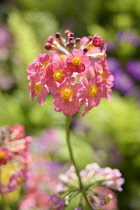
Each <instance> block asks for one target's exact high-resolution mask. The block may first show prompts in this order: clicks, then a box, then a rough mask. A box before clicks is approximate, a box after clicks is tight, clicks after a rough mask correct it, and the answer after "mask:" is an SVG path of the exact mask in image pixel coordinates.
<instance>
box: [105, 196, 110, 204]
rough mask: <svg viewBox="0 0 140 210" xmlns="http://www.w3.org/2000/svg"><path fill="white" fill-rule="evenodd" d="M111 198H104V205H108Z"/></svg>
mask: <svg viewBox="0 0 140 210" xmlns="http://www.w3.org/2000/svg"><path fill="white" fill-rule="evenodd" d="M110 200H111V198H110V197H109V196H106V197H105V204H108V203H109V202H110Z"/></svg>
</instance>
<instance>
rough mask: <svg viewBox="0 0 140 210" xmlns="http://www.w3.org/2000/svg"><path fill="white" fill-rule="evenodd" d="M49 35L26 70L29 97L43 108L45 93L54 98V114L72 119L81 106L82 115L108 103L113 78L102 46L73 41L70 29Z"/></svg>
mask: <svg viewBox="0 0 140 210" xmlns="http://www.w3.org/2000/svg"><path fill="white" fill-rule="evenodd" d="M65 34H66V37H67V38H63V37H62V36H61V34H60V33H56V34H55V37H53V36H49V37H48V41H47V43H46V45H45V49H46V50H52V51H53V52H52V53H51V54H50V55H48V54H46V53H43V54H39V55H38V57H37V58H36V59H35V60H34V61H33V62H32V63H30V64H29V66H28V68H27V72H28V77H27V78H28V80H30V83H29V91H30V97H31V98H32V99H34V97H35V96H37V97H38V102H39V103H40V104H41V105H43V104H45V99H46V97H47V96H48V94H49V93H51V94H52V95H54V102H53V105H54V107H55V111H57V112H63V114H64V115H66V116H70V117H71V116H73V115H74V114H76V113H77V112H79V111H80V109H81V107H83V110H82V115H85V114H86V113H87V112H88V111H89V110H90V109H92V108H93V107H95V106H97V105H98V104H99V103H100V99H101V98H106V99H107V100H110V95H111V87H112V86H113V80H114V78H113V76H112V75H111V73H110V71H109V68H108V65H107V62H106V44H104V40H103V39H102V38H101V37H100V36H98V35H95V36H94V37H91V36H89V37H82V38H75V37H74V33H72V32H71V31H70V30H66V31H65Z"/></svg>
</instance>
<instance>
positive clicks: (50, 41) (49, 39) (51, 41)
mask: <svg viewBox="0 0 140 210" xmlns="http://www.w3.org/2000/svg"><path fill="white" fill-rule="evenodd" d="M47 41H48V42H49V43H51V44H52V43H53V41H54V38H53V36H49V37H48V40H47Z"/></svg>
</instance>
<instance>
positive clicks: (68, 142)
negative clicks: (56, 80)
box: [65, 116, 92, 209]
mask: <svg viewBox="0 0 140 210" xmlns="http://www.w3.org/2000/svg"><path fill="white" fill-rule="evenodd" d="M65 126H66V141H67V146H68V150H69V154H70V159H71V161H72V164H73V165H74V167H75V172H76V174H77V177H78V180H79V187H80V191H81V192H82V194H83V197H84V198H85V200H86V202H87V204H88V206H89V208H90V209H92V208H91V206H90V204H89V201H88V199H87V196H86V192H85V190H84V187H83V184H82V180H81V177H80V173H79V170H78V167H77V165H76V162H75V159H74V156H73V151H72V147H71V143H70V117H68V116H66V122H65Z"/></svg>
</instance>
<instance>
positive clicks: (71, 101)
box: [53, 77, 82, 117]
mask: <svg viewBox="0 0 140 210" xmlns="http://www.w3.org/2000/svg"><path fill="white" fill-rule="evenodd" d="M73 82H74V78H73V77H72V78H66V79H65V80H64V81H63V82H62V83H61V85H60V86H59V87H58V88H57V91H56V90H55V96H54V103H53V105H54V106H55V110H56V111H57V112H61V111H62V112H63V114H64V115H67V116H70V117H71V116H73V115H74V114H76V113H77V112H78V111H80V100H79V97H80V94H81V91H82V85H81V84H76V85H73Z"/></svg>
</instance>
